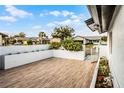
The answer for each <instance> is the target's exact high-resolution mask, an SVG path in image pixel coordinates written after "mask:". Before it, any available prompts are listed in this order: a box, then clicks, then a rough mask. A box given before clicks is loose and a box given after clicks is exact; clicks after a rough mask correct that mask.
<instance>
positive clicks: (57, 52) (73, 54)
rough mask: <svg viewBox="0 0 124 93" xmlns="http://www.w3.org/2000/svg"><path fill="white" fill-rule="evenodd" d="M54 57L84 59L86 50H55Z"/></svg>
mask: <svg viewBox="0 0 124 93" xmlns="http://www.w3.org/2000/svg"><path fill="white" fill-rule="evenodd" d="M53 57H59V58H67V59H76V60H84V51H78V52H74V51H67V50H53Z"/></svg>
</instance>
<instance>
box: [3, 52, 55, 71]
mask: <svg viewBox="0 0 124 93" xmlns="http://www.w3.org/2000/svg"><path fill="white" fill-rule="evenodd" d="M50 57H53V51H52V50H45V51H39V52H30V53H22V54H14V55H6V56H4V69H8V68H12V67H17V66H20V65H24V64H28V63H32V62H35V61H38V60H43V59H46V58H50Z"/></svg>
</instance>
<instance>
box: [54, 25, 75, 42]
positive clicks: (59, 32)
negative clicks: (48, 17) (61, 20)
mask: <svg viewBox="0 0 124 93" xmlns="http://www.w3.org/2000/svg"><path fill="white" fill-rule="evenodd" d="M73 32H74V29H73V28H71V27H69V26H60V27H55V28H54V32H53V33H52V37H53V38H56V37H57V38H61V40H64V38H67V37H72V36H73Z"/></svg>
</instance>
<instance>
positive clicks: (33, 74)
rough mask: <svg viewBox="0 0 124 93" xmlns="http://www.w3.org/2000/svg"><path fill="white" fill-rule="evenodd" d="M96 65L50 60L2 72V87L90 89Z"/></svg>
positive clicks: (0, 76)
mask: <svg viewBox="0 0 124 93" xmlns="http://www.w3.org/2000/svg"><path fill="white" fill-rule="evenodd" d="M95 66H96V63H91V62H84V61H79V60H69V59H61V58H50V59H46V60H42V61H38V62H34V63H31V64H27V65H23V66H20V67H16V68H12V69H9V70H4V71H0V87H3V88H6V87H9V88H13V87H16V88H83V87H90V83H91V80H92V76H93V72H94V68H95Z"/></svg>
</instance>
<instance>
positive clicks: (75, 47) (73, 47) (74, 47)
mask: <svg viewBox="0 0 124 93" xmlns="http://www.w3.org/2000/svg"><path fill="white" fill-rule="evenodd" d="M62 46H63V47H64V48H65V49H66V50H69V51H81V50H82V44H81V43H80V42H74V41H73V39H72V38H70V37H68V38H66V39H64V41H63V43H62Z"/></svg>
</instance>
